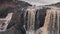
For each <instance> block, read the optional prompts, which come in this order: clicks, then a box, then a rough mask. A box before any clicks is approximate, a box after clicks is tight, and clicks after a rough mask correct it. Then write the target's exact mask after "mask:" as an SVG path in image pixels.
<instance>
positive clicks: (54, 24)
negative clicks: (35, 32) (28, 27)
mask: <svg viewBox="0 0 60 34" xmlns="http://www.w3.org/2000/svg"><path fill="white" fill-rule="evenodd" d="M59 11H60V10H56V9H50V10H47V15H46V18H45V23H44V26H43V30H42V31H43V32H42V34H59V22H60V21H59V20H60V12H59Z"/></svg>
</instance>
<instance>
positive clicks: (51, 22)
mask: <svg viewBox="0 0 60 34" xmlns="http://www.w3.org/2000/svg"><path fill="white" fill-rule="evenodd" d="M3 5H4V4H3ZM10 5H11V6H10ZM10 5H9V3H7V6H5V9H2V10H0V18H5V17H6V15H7V14H8V13H11V12H12V13H13V15H12V18H11V20H10V22H9V24H8V26H7V29H6V31H3V32H0V34H59V24H60V23H59V20H60V12H59V11H60V9H59V8H55V7H51V6H40V7H37V6H31V5H30V4H28V3H26V2H23V1H20V2H18V3H14V2H12V4H11V3H10Z"/></svg>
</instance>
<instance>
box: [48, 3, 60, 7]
mask: <svg viewBox="0 0 60 34" xmlns="http://www.w3.org/2000/svg"><path fill="white" fill-rule="evenodd" d="M47 6H57V7H60V2H58V3H56V4H51V5H47Z"/></svg>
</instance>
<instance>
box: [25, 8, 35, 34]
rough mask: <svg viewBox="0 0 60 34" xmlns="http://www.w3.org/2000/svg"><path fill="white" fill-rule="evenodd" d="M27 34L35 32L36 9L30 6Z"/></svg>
mask: <svg viewBox="0 0 60 34" xmlns="http://www.w3.org/2000/svg"><path fill="white" fill-rule="evenodd" d="M27 10H28V17H27V18H28V21H27V31H26V34H34V24H35V9H32V8H29V9H27Z"/></svg>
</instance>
